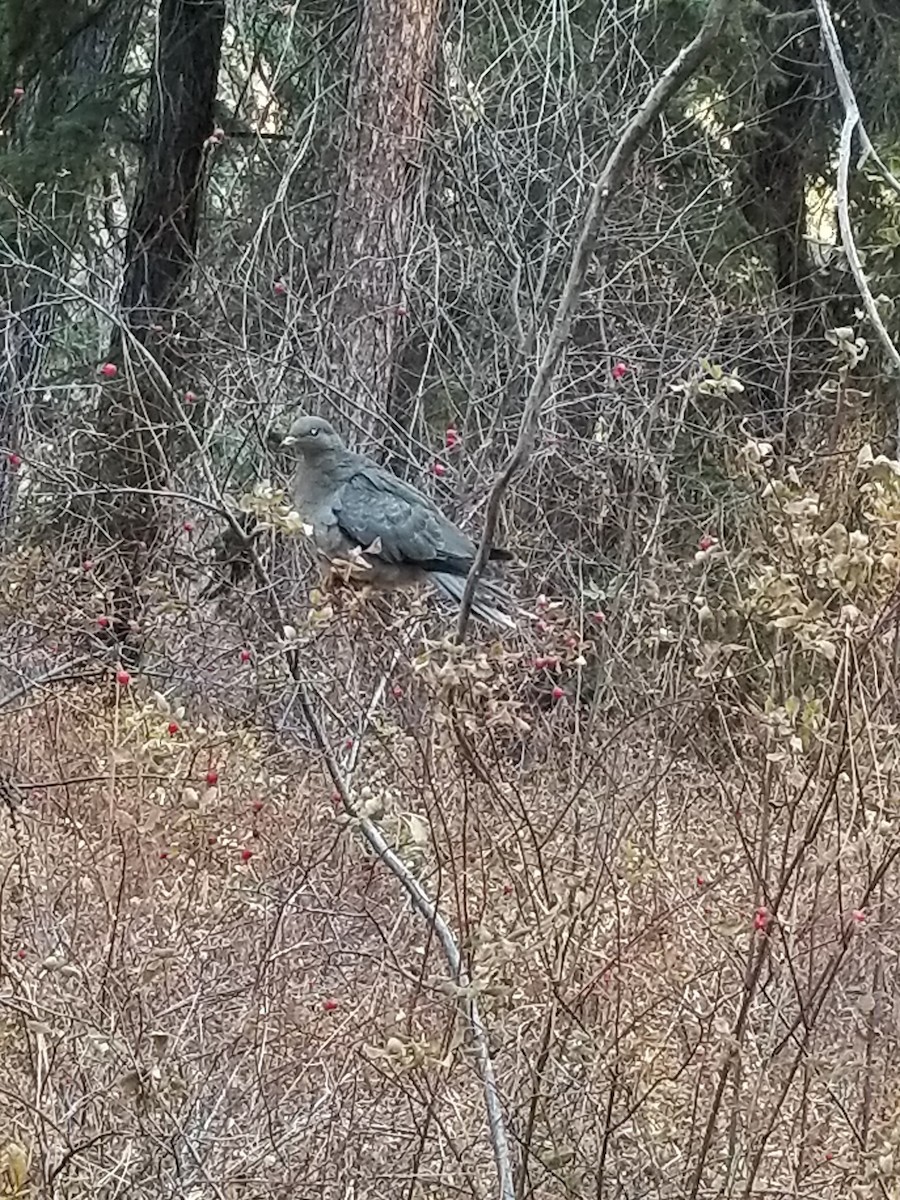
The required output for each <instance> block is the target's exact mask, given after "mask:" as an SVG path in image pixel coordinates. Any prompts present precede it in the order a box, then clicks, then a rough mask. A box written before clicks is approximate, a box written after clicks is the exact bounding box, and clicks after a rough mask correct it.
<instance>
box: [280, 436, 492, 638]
mask: <svg viewBox="0 0 900 1200" xmlns="http://www.w3.org/2000/svg"><path fill="white" fill-rule="evenodd" d="M282 445H283V446H287V447H291V448H292V449H293V451H294V452H295V453H296V455H297V456H298V459H299V462H298V467H297V472H296V475H295V478H294V486H293V502H294V507H295V508H296V510H297V512H298V514H299V515H300V517H301V518H302V519H303V521H304V522H305V523H306V524H307V525H309V526H310V527H311V529H312V537H313V541H314V543H315V546H316V549H317V552H318V553H319V555H320V556H321V557H322V558H324V559H325V560H326V561H327V562H328V563H329V564H331V566H332V568H335V567H337V568H340V567H341V566H343V568H344V569H345V571H346V572H347V577H348V579H349V578H354V579H361V580H363V581H365V582H367V583H369V584H371V585H372V586H373V587H375V588H377V589H381V590H386V589H394V588H399V587H406V586H409V585H413V584H418V583H420V582H422V581H423V580H424V581H427V582H428V583H429V584H430V585H431V586H432V587H433V588H434V589H435V591H437V592H438V594H439V595H441V596H443V597H444V598H445V599H448V600H450V601H452V602H453V603H455V604H457V605H459V604H460V602H461V601H462V596H463V592H464V590H465V586H466V577H467V576H468V574H469V570H470V569H471V566H472V563H473V561H474V559H475V554H476V547H475V544H474V542H473V541H472V540H471V538H469V537H467V536H466V534H464V533H463V532H462V530H460V529H458V528H457V526H456V525H454V524H453V522H452V521H451V520H449V518H447V517H446V516H444V514H443V513H442V512H441V510H440V509H439V508H438V507H437V505H436V504H434V503H433V501H431V500H429V498H428V497H427V496H425V495H423V494H422V493H421V492H420V491H418V490H417V489H416V488H414V487H413V486H412V485H411V484H408V483H404V481H403V480H402V479H399V478H398V477H397V476H396V475H394V474H393V473H392V472H391V471H387V470H385V468H384V467H381V466H379V465H378V463H376V462H374V461H373V460H372V459H370V458H367V457H366V456H365V455H363V454H356V453H354V452H353V451H352V450H349V449H348V448H347V447H346V446H345V445H344V443H343V441H342V440H341V437H340V434H338V433H337V431H336V430H335V429H334V427H333V426H332V425H330V424H329V422H328V421H326V420H324V419H323V418H322V417H314V416H308V415H303V416H299V417H298V418H297V419H296V420H295V421H294V423H293V425H291V428H290V430H289V432H288V434H287V436H286V437H285V438H284V440H283V442H282ZM490 557H491V558H492V559H494V560H499V561H509V560H510V559H511V558H512V557H513V556H512V554H510V552H509V551H508V550H501V549H499V548H492V549H491V552H490ZM508 603H509V601H508V599H507V597H506V596H505V595H504V593H503V592H502V590H501V589H500V588H499V587H497V585H496V584H494V583H492V582H491V581H490V580H489V579H480V580H479V582H478V587H477V589H476V591H475V596H474V599H473V603H472V614H473V616H475V617H477V618H478V619H479V620H481V621H484V622H486V623H489V624H494V625H500V626H503V627H504V628H506V629H514V628H515V624H516V623H515V621H514V620H513V618H512V617H511V616H510V615H509V613H507V612H505V611H504V607H503V606H504V604H506V605H508Z"/></svg>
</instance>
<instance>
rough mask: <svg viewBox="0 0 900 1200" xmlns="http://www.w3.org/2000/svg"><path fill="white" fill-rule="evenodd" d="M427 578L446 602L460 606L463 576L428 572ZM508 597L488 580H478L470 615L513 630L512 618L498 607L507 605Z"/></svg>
mask: <svg viewBox="0 0 900 1200" xmlns="http://www.w3.org/2000/svg"><path fill="white" fill-rule="evenodd" d="M428 578H429V579H430V580H431V583H432V585H433V587H434V589H435V591H437V592H438V594H439V595H441V596H443V597H444V598H445V599H447V600H452V601H453V602H454V603H455V604H460V603H461V602H462V598H463V592H464V591H465V590H466V577H465V575H451V574H450V573H449V572H447V571H429V572H428ZM509 602H510V601H509V597H508V596H506V595H505V594H504V592H503V591H502V589H501V588H499V587H497V585H496V584H495V583H492V582H491V581H490V580H489V579H479V581H478V587H477V588H476V589H475V595H474V597H473V598H472V615H473V616H475V617H478V619H479V620H480V621H485V622H486V623H487V624H489V625H502V626H503V628H504V629H515V628H516V623H515V621H514V620H513V619H512V617H511V616H510V615H509V614H508V613H505V612H504V611H503V609H502V608H500V607H498V606H499V605H502V604H509Z"/></svg>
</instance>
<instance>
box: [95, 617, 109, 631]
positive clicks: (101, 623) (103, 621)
mask: <svg viewBox="0 0 900 1200" xmlns="http://www.w3.org/2000/svg"><path fill="white" fill-rule="evenodd" d="M97 625H98V627H99V628H100V629H109V617H98V618H97Z"/></svg>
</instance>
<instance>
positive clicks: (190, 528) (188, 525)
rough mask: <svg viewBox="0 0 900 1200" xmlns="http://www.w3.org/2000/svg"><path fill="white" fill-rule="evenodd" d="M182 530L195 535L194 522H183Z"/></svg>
mask: <svg viewBox="0 0 900 1200" xmlns="http://www.w3.org/2000/svg"><path fill="white" fill-rule="evenodd" d="M181 528H182V529H183V530H184V532H185V533H193V532H194V522H193V521H182V523H181Z"/></svg>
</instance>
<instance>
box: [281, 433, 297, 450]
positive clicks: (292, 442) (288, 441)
mask: <svg viewBox="0 0 900 1200" xmlns="http://www.w3.org/2000/svg"><path fill="white" fill-rule="evenodd" d="M296 444H297V439H296V438H295V437H294V436H293V435H292V434H290V433H289V434H288V435H287V436H286V437H283V438H282V439H281V445H282V446H283V447H284V446H296Z"/></svg>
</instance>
